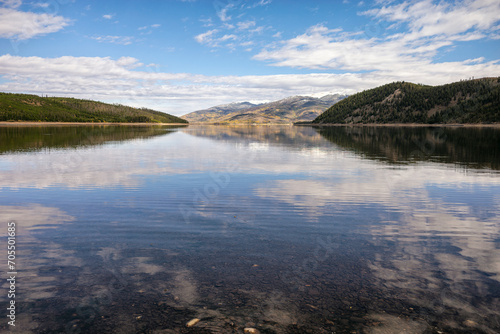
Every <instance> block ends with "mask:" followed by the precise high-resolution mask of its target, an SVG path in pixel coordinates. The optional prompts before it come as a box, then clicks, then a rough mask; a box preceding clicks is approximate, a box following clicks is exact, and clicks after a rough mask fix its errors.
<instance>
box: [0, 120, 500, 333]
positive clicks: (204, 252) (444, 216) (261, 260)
mask: <svg viewBox="0 0 500 334" xmlns="http://www.w3.org/2000/svg"><path fill="white" fill-rule="evenodd" d="M0 139H1V141H0V224H1V227H0V236H1V238H2V245H5V247H2V248H4V250H3V252H5V253H4V254H5V255H4V256H3V258H4V260H2V261H1V262H0V270H1V271H2V273H3V274H2V277H6V278H7V274H6V273H7V271H8V268H7V250H6V241H7V224H8V222H11V221H15V222H16V233H17V236H16V242H17V243H16V270H17V274H16V297H15V301H16V322H15V324H16V326H15V328H12V327H11V326H9V325H8V323H7V322H8V321H9V318H7V317H6V316H5V315H6V314H7V311H3V312H4V313H5V315H2V318H1V320H0V330H2V331H4V330H8V329H10V330H11V331H12V332H19V333H21V332H22V333H243V329H244V328H246V327H252V328H256V329H258V330H259V331H260V332H261V333H401V332H406V333H439V332H442V333H497V332H499V331H500V250H499V248H500V219H499V218H498V217H499V216H500V214H499V213H500V172H499V170H500V131H499V129H492V128H462V127H459V128H406V127H402V128H371V127H363V128H358V127H334V128H320V129H315V128H310V127H290V126H281V127H280V126H260V127H251V126H250V127H243V126H240V127H224V126H206V127H203V126H189V127H178V128H176V127H160V126H151V127H126V126H125V127H104V126H93V127H90V126H86V127H81V126H79V127H71V126H66V127H23V128H13V127H0ZM4 241H5V242H4ZM8 290H9V284H8V282H7V281H6V280H2V285H1V288H0V302H1V304H2V305H8V303H9V301H10V300H11V299H12V298H10V299H9V298H8ZM2 308H3V309H4V310H5V308H4V307H2ZM193 318H198V319H200V322H198V323H197V324H196V325H195V326H193V327H187V326H186V323H187V322H188V321H190V320H191V319H193ZM9 327H10V328H9Z"/></svg>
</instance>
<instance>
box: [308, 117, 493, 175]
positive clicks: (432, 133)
mask: <svg viewBox="0 0 500 334" xmlns="http://www.w3.org/2000/svg"><path fill="white" fill-rule="evenodd" d="M317 130H318V132H319V133H320V134H321V135H322V136H323V137H325V138H326V139H328V140H329V141H331V142H332V143H334V144H335V145H338V146H340V147H343V148H346V149H349V150H352V151H354V152H357V153H360V154H363V156H366V157H368V158H375V159H381V160H388V161H390V162H393V163H405V162H408V161H435V162H446V163H455V164H460V165H464V166H467V167H471V168H491V169H495V170H498V169H500V151H499V150H498V148H499V147H500V129H498V128H489V127H486V128H469V127H453V128H449V127H431V128H427V127H369V126H367V127H356V126H355V127H348V126H339V127H320V128H317Z"/></svg>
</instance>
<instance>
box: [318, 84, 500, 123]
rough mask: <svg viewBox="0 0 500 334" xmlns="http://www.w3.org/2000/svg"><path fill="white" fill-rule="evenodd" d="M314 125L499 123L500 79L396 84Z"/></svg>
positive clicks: (341, 106)
mask: <svg viewBox="0 0 500 334" xmlns="http://www.w3.org/2000/svg"><path fill="white" fill-rule="evenodd" d="M312 123H314V124H327V123H330V124H376V123H381V124H383V123H421V124H451V123H463V124H465V123H500V77H499V78H482V79H476V80H465V81H460V82H455V83H451V84H447V85H442V86H424V85H417V84H413V83H408V82H393V83H390V84H387V85H384V86H380V87H377V88H374V89H370V90H366V91H363V92H361V93H357V94H354V95H351V96H349V97H348V98H346V99H344V100H342V101H340V102H339V103H337V104H335V105H333V106H332V107H331V108H329V109H328V110H326V111H325V112H324V113H322V114H321V115H319V116H318V117H317V118H316V119H314V121H313V122H312Z"/></svg>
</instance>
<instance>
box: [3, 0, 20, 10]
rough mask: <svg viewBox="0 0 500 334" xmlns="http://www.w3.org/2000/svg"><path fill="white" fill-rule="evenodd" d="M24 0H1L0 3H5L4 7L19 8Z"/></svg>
mask: <svg viewBox="0 0 500 334" xmlns="http://www.w3.org/2000/svg"><path fill="white" fill-rule="evenodd" d="M22 3H23V2H22V1H21V0H1V1H0V4H3V5H4V7H8V8H17V7H19V6H21V4H22Z"/></svg>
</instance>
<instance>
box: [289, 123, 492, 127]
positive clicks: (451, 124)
mask: <svg viewBox="0 0 500 334" xmlns="http://www.w3.org/2000/svg"><path fill="white" fill-rule="evenodd" d="M293 125H294V126H312V127H322V126H330V127H334V126H350V127H437V128H444V127H449V128H460V127H473V128H481V127H484V128H500V123H494V124H476V123H463V124H462V123H450V124H421V123H387V124H378V123H371V124H370V123H367V124H365V123H363V124H338V123H324V124H313V123H308V124H293Z"/></svg>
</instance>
